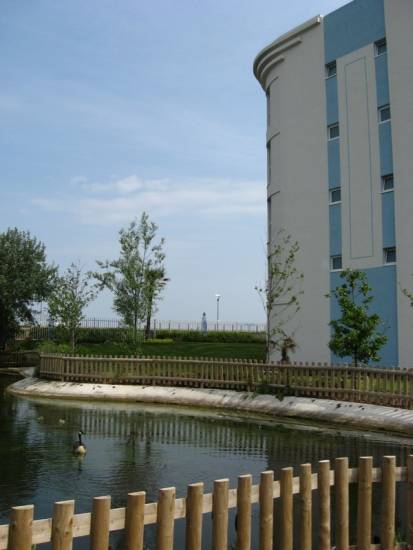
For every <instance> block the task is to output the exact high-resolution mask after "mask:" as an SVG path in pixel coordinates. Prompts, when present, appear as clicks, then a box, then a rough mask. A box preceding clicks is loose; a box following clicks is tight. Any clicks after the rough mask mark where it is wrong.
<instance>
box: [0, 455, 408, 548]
mask: <svg viewBox="0 0 413 550" xmlns="http://www.w3.org/2000/svg"><path fill="white" fill-rule="evenodd" d="M334 466H335V467H334V470H331V469H330V462H329V461H328V460H322V461H320V462H319V463H318V467H317V472H316V473H312V467H311V465H310V464H302V465H301V466H300V469H299V476H298V477H294V476H293V468H291V467H289V468H283V469H282V470H281V473H280V477H279V479H277V480H275V479H274V472H273V471H265V472H262V473H261V476H260V481H259V484H257V485H254V484H253V480H252V476H251V475H249V474H247V475H241V476H239V477H238V485H237V488H234V489H230V488H229V480H228V479H220V480H216V481H215V482H214V484H213V492H212V493H210V494H204V486H203V483H193V484H191V485H189V486H188V489H187V495H186V497H184V498H176V491H175V488H174V487H169V488H166V489H161V490H160V491H159V495H158V501H157V502H152V503H146V502H145V492H143V491H141V492H134V493H129V494H128V496H127V505H126V507H125V508H114V509H111V499H110V497H109V496H103V497H96V498H94V499H93V505H92V512H91V513H83V514H75V513H74V509H75V502H74V501H73V500H69V501H63V502H56V503H55V504H54V508H53V517H52V518H51V519H38V520H33V514H34V507H33V506H31V505H30V506H18V507H14V508H12V510H11V515H10V523H9V524H6V525H1V526H0V550H5V549H6V548H7V549H8V550H30V549H31V548H32V544H36V545H37V544H42V543H49V542H51V543H52V549H53V550H70V549H71V548H72V543H73V539H75V538H77V537H83V536H89V537H90V546H89V547H90V548H91V549H92V550H107V549H108V544H109V533H110V532H111V531H123V532H124V538H125V546H124V547H125V548H126V549H127V550H132V549H133V550H143V548H144V531H145V526H147V525H151V524H155V525H156V549H157V550H173V548H174V525H175V520H177V519H180V518H185V520H186V530H185V549H186V550H201V546H202V541H203V527H205V526H206V522H205V521H204V520H203V516H204V514H208V513H210V512H212V516H211V519H210V521H211V535H212V548H213V550H227V549H228V542H229V540H228V531H229V522H228V512H229V510H230V509H236V512H237V520H236V549H237V550H250V549H251V547H253V548H259V550H272V548H273V544H274V539H277V540H278V542H279V547H280V548H281V549H282V550H292V548H293V543H294V538H296V539H297V542H298V545H296V546H297V547H299V548H300V550H311V548H312V546H314V547H316V548H317V549H319V550H331V548H332V545H334V548H336V550H349V549H350V548H354V549H359V550H366V549H369V550H370V549H372V548H375V549H383V550H390V549H391V550H394V549H396V548H399V549H404V548H406V549H408V548H411V547H412V546H411V545H413V456H412V455H410V456H409V457H408V463H407V467H396V459H395V457H394V456H385V457H383V463H382V467H381V468H373V460H372V457H361V458H360V459H359V464H358V468H349V465H348V459H347V458H337V459H336V460H335V465H334ZM406 481H407V493H406V494H407V497H405V498H406V500H405V503H403V504H402V505H401V506H399V507H398V508H400V509H398V508H396V485H397V483H398V482H399V483H400V482H406ZM375 483H377V484H379V485H380V487H379V491H376V490H375V502H374V503H373V496H372V495H373V485H374V484H375ZM352 484H355V485H357V493H356V494H354V492H350V490H349V488H350V486H351V485H352ZM331 487H334V493H333V495H334V499H333V498H332V492H331ZM313 492H317V493H318V498H317V500H316V505H314V506H313ZM294 495H297V497H298V498H297V499H294ZM353 498H354V499H355V502H353V500H352V499H353ZM274 500H278V501H279V503H280V508H279V510H280V512H279V530H278V529H274V527H275V521H274V516H273V510H274ZM377 503H380V505H379V509H380V514H379V515H378V514H373V506H374V507H375V508H376V509H377ZM314 504H315V503H314ZM399 504H400V502H399ZM255 507H258V520H257V521H258V525H257V527H258V529H257V531H258V533H259V536H258V541H254V543H252V540H251V532H252V512H253V510H254V508H255ZM295 507H297V508H298V517H297V515H296V520H297V519H298V521H296V522H294V514H293V511H294V508H295ZM313 508H314V510H313ZM355 508H356V510H357V514H356V528H355V529H353V528H352V527H351V523H352V522H350V512H351V511H352V509H355ZM333 510H334V514H333V513H332V511H333ZM314 512H315V513H314ZM405 514H406V515H405ZM402 515H403V516H404V517H407V535H406V536H405V537H404V540H405V542H398V543H396V535H397V537H398V538H400V537H403V535H401V533H400V532H397V533H396V520H397V523H399V524H400V521H399V520H400V518H401V516H402ZM254 517H255V516H254ZM332 517H334V518H335V521H334V524H333V523H332V520H331V518H332ZM315 518H317V520H316V521H314V520H315ZM373 519H377V524H374V523H375V522H374V521H373ZM353 531H354V532H353ZM314 534H315V538H316V541H317V544H316V545H313V540H314ZM406 539H407V540H406ZM354 542H355V543H356V545H354ZM180 548H184V546H183V545H182V544H181V545H180Z"/></svg>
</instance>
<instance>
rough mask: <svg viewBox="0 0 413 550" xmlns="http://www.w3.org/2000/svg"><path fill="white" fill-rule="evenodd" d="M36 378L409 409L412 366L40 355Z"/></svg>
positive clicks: (412, 390) (412, 393)
mask: <svg viewBox="0 0 413 550" xmlns="http://www.w3.org/2000/svg"><path fill="white" fill-rule="evenodd" d="M40 377H41V378H46V379H49V380H61V381H70V382H100V383H104V384H105V383H106V384H153V385H164V386H187V387H204V388H223V389H237V390H248V391H255V392H261V393H276V394H279V395H298V396H308V397H320V398H327V399H339V400H343V401H353V402H359V403H370V404H377V405H387V406H394V407H402V408H406V409H411V408H413V369H412V370H401V369H383V368H364V367H363V368H360V367H349V366H343V365H335V366H332V365H321V364H304V363H300V364H291V365H284V364H279V363H264V362H260V361H253V360H249V361H248V360H244V359H239V360H237V359H215V358H191V357H165V356H163V357H113V356H112V357H108V356H102V357H97V356H66V355H58V354H45V355H42V356H41V359H40Z"/></svg>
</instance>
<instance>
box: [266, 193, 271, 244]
mask: <svg viewBox="0 0 413 550" xmlns="http://www.w3.org/2000/svg"><path fill="white" fill-rule="evenodd" d="M267 223H268V237H267V242H268V243H270V242H271V232H272V223H271V197H269V198H268V199H267Z"/></svg>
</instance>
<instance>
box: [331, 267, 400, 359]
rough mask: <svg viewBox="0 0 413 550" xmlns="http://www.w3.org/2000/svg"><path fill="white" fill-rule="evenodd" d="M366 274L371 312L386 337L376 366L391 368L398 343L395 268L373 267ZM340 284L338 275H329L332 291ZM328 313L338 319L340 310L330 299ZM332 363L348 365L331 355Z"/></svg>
mask: <svg viewBox="0 0 413 550" xmlns="http://www.w3.org/2000/svg"><path fill="white" fill-rule="evenodd" d="M364 271H365V273H366V274H367V279H368V282H369V285H370V286H371V288H372V294H373V296H374V300H373V302H372V303H371V310H370V311H371V312H372V313H378V314H379V315H380V318H381V320H382V321H383V326H382V329H384V333H385V334H386V336H387V339H388V340H387V343H386V344H385V346H383V348H382V349H381V352H380V356H381V360H380V361H379V363H378V364H380V365H386V366H393V365H397V364H398V342H397V278H396V266H395V265H388V266H383V267H374V268H371V269H366V270H364ZM339 284H342V279H341V278H340V274H339V273H337V272H335V273H331V274H330V288H331V289H334V288H336V286H337V285H339ZM330 312H331V318H332V319H338V318H339V317H340V310H339V307H338V305H337V302H336V301H335V300H334V299H333V298H331V299H330ZM331 361H332V362H333V363H348V362H350V358H349V357H344V358H340V357H336V356H335V355H334V354H332V355H331Z"/></svg>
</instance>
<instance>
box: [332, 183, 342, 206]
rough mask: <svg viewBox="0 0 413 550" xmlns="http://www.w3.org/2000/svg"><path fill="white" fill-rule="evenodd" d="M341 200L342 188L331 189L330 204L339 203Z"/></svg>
mask: <svg viewBox="0 0 413 550" xmlns="http://www.w3.org/2000/svg"><path fill="white" fill-rule="evenodd" d="M339 202H341V188H340V187H336V188H335V189H330V204H337V203H339Z"/></svg>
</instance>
